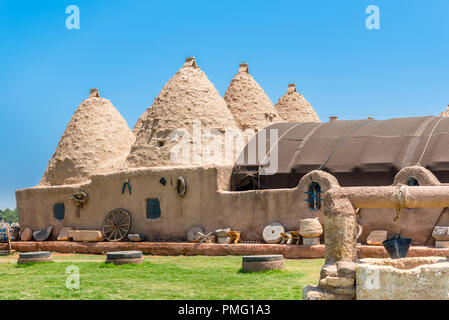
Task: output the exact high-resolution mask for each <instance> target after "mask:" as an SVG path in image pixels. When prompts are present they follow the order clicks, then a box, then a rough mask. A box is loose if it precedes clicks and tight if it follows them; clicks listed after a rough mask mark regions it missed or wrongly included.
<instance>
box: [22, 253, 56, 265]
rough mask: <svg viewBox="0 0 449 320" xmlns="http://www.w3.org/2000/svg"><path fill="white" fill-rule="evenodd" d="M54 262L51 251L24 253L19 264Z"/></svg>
mask: <svg viewBox="0 0 449 320" xmlns="http://www.w3.org/2000/svg"><path fill="white" fill-rule="evenodd" d="M49 261H53V259H52V257H51V252H50V251H36V252H22V253H20V254H19V259H18V260H17V263H27V262H49Z"/></svg>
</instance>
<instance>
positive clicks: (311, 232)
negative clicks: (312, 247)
mask: <svg viewBox="0 0 449 320" xmlns="http://www.w3.org/2000/svg"><path fill="white" fill-rule="evenodd" d="M298 233H299V234H300V235H301V236H302V237H304V238H315V237H319V236H321V235H322V234H323V227H322V226H321V223H320V222H319V221H318V218H309V219H303V220H300V222H299V230H298Z"/></svg>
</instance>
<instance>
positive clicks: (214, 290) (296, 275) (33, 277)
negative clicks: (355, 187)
mask: <svg viewBox="0 0 449 320" xmlns="http://www.w3.org/2000/svg"><path fill="white" fill-rule="evenodd" d="M16 259H17V255H14V256H8V257H0V299H114V300H115V299H164V300H169V299H245V300H248V299H295V300H298V299H301V298H302V288H303V287H304V286H306V285H309V284H317V283H318V280H319V272H320V268H321V266H322V264H323V259H313V260H285V270H274V271H267V272H259V273H242V272H240V268H241V260H242V258H241V257H239V256H226V257H206V256H193V257H185V256H179V257H161V256H145V262H144V263H143V264H142V265H123V266H114V265H110V264H105V263H104V259H105V257H104V256H98V255H64V256H60V255H59V256H55V255H54V260H55V262H49V263H41V264H29V265H17V264H16V262H15V261H16ZM71 265H75V266H77V267H78V268H79V271H80V289H79V290H77V289H73V290H69V289H67V288H66V286H65V283H66V279H67V277H68V276H69V274H66V268H67V267H68V266H71Z"/></svg>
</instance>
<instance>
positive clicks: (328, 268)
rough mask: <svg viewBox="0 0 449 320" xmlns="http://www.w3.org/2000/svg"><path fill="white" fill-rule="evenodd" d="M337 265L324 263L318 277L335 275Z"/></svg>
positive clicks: (336, 274)
mask: <svg viewBox="0 0 449 320" xmlns="http://www.w3.org/2000/svg"><path fill="white" fill-rule="evenodd" d="M337 276H338V273H337V265H336V264H325V265H324V266H323V267H322V268H321V271H320V279H324V278H327V277H337Z"/></svg>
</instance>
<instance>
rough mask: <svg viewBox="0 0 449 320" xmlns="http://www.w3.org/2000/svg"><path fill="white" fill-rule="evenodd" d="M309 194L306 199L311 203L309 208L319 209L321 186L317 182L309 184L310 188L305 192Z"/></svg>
mask: <svg viewBox="0 0 449 320" xmlns="http://www.w3.org/2000/svg"><path fill="white" fill-rule="evenodd" d="M305 193H306V194H307V199H306V201H307V202H308V203H309V208H310V209H312V210H318V209H320V208H321V201H323V200H322V199H321V194H322V192H321V187H320V185H319V184H318V183H317V182H313V183H311V184H310V186H309V190H308V191H306V192H305Z"/></svg>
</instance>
